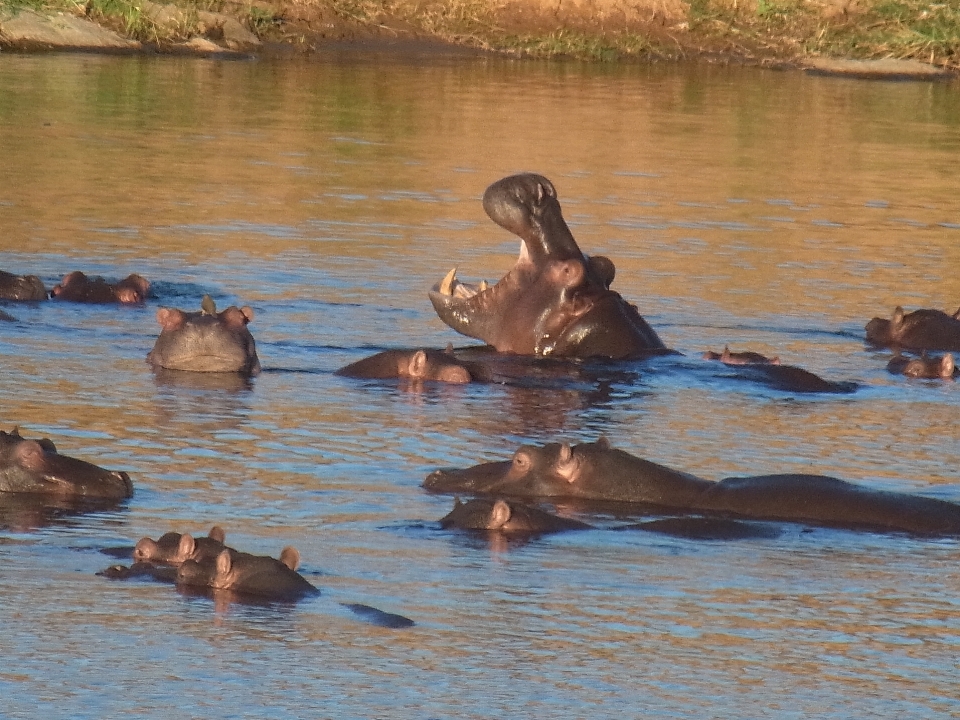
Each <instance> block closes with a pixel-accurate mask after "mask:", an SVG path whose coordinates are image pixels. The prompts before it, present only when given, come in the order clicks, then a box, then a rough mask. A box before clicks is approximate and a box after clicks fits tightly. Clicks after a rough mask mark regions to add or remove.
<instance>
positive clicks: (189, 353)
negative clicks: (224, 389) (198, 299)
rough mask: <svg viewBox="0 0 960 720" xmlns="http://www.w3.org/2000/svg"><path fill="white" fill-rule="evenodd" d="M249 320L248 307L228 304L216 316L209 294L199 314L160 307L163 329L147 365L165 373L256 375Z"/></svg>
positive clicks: (158, 319)
mask: <svg viewBox="0 0 960 720" xmlns="http://www.w3.org/2000/svg"><path fill="white" fill-rule="evenodd" d="M251 320H253V310H251V309H250V308H248V307H243V308H238V307H236V306H234V305H231V306H230V307H228V308H227V309H226V310H224V311H222V312H219V313H218V312H217V309H216V306H215V305H214V303H213V300H212V299H210V296H209V295H207V296H204V299H203V303H202V304H201V310H200V312H191V313H188V312H184V311H183V310H176V309H173V308H160V309H159V310H158V311H157V322H158V323H160V327H161V328H162V329H161V331H160V337H158V338H157V342H156V344H155V345H154V346H153V350H151V351H150V353H149V354H148V355H147V362H148V363H150V364H151V365H153V366H154V367H160V368H166V369H168V370H186V371H189V372H221V373H240V374H243V375H257V374H258V373H259V372H260V359H259V358H258V357H257V347H256V342H255V341H254V339H253V335H251V334H250V331H249V330H248V329H247V324H248V323H249V322H250V321H251Z"/></svg>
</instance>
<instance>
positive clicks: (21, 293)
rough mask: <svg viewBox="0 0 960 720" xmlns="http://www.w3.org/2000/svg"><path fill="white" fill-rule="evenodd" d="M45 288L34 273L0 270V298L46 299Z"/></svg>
mask: <svg viewBox="0 0 960 720" xmlns="http://www.w3.org/2000/svg"><path fill="white" fill-rule="evenodd" d="M46 299H47V289H46V288H45V287H44V286H43V282H42V281H41V280H40V278H38V277H37V276H36V275H14V274H13V273H9V272H5V271H3V270H0V300H46Z"/></svg>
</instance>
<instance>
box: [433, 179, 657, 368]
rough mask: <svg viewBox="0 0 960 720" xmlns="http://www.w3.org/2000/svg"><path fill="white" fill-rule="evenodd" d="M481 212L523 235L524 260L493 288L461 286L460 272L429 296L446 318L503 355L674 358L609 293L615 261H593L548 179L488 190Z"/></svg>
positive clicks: (628, 307)
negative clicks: (571, 225) (668, 356)
mask: <svg viewBox="0 0 960 720" xmlns="http://www.w3.org/2000/svg"><path fill="white" fill-rule="evenodd" d="M483 209H484V210H485V211H486V213H487V215H488V216H489V217H490V219H491V220H493V221H494V222H495V223H497V224H498V225H500V226H501V227H503V228H505V229H506V230H509V231H510V232H512V233H514V234H515V235H518V236H519V237H520V240H521V244H520V256H519V258H518V259H517V262H516V264H515V265H514V266H513V268H512V269H511V270H510V271H509V272H508V273H507V274H506V275H504V276H503V278H501V279H500V280H499V281H498V282H497V283H496V284H495V285H493V286H488V285H487V283H486V282H481V283H480V284H478V285H469V284H466V283H463V282H461V281H460V280H459V279H458V278H457V276H456V270H455V269H454V270H451V271H450V273H448V274H447V276H446V277H445V278H444V279H443V281H442V282H440V283H438V284H437V285H435V286H434V287H433V289H432V290H431V291H430V301H431V302H432V303H433V307H434V308H435V309H436V311H437V314H438V315H439V316H440V319H441V320H443V322H445V323H446V324H447V325H449V326H450V327H452V328H453V329H454V330H456V331H457V332H459V333H462V334H464V335H468V336H470V337H473V338H477V339H478V340H482V341H483V342H485V343H487V344H488V345H491V346H493V347H494V348H496V349H497V350H498V351H499V352H502V353H515V354H519V355H552V356H556V357H577V358H586V357H606V358H613V359H624V358H634V357H642V356H646V355H650V354H661V353H666V352H669V351H668V350H667V348H666V346H665V345H664V344H663V341H662V340H661V339H660V338H659V336H658V335H657V333H656V332H654V330H653V328H651V327H650V326H649V325H648V324H647V322H646V320H644V319H643V317H642V316H641V315H640V313H639V312H638V311H637V308H636V307H635V306H633V305H631V304H630V303H628V302H627V301H626V300H624V299H623V298H622V297H621V296H620V294H619V293H617V292H615V291H613V290H610V285H611V283H612V282H613V278H614V275H615V268H614V265H613V262H612V261H610V259H609V258H606V257H603V256H595V257H592V258H588V257H587V256H585V255H584V254H583V253H582V252H581V251H580V248H579V246H578V245H577V242H576V240H574V238H573V235H572V234H571V232H570V229H569V228H568V227H567V224H566V222H565V221H564V219H563V215H562V214H561V212H560V203H559V202H558V201H557V191H556V190H555V189H554V187H553V184H552V183H551V182H550V181H549V180H548V179H547V178H545V177H543V176H542V175H534V174H523V175H513V176H510V177H506V178H503V179H502V180H499V181H497V182H495V183H493V185H491V186H490V187H488V188H487V190H486V192H485V193H484V195H483Z"/></svg>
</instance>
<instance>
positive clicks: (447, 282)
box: [440, 268, 457, 295]
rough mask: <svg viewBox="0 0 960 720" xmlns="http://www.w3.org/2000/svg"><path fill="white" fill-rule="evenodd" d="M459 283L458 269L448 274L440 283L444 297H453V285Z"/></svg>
mask: <svg viewBox="0 0 960 720" xmlns="http://www.w3.org/2000/svg"><path fill="white" fill-rule="evenodd" d="M456 281H457V269H456V268H453V269H452V270H451V271H450V272H448V273H447V274H446V276H445V277H444V278H443V280H442V281H441V282H440V293H441V294H442V295H453V284H454V283H455V282H456Z"/></svg>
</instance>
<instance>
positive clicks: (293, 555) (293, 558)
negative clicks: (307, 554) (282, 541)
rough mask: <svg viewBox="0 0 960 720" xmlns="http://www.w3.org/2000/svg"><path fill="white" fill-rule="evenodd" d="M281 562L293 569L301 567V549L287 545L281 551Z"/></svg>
mask: <svg viewBox="0 0 960 720" xmlns="http://www.w3.org/2000/svg"><path fill="white" fill-rule="evenodd" d="M280 562H281V563H283V564H284V565H286V566H287V567H288V568H290V569H291V570H296V569H297V568H298V567H300V551H299V550H297V549H296V548H295V547H293V546H292V545H287V546H286V547H285V548H284V549H283V550H281V551H280Z"/></svg>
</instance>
